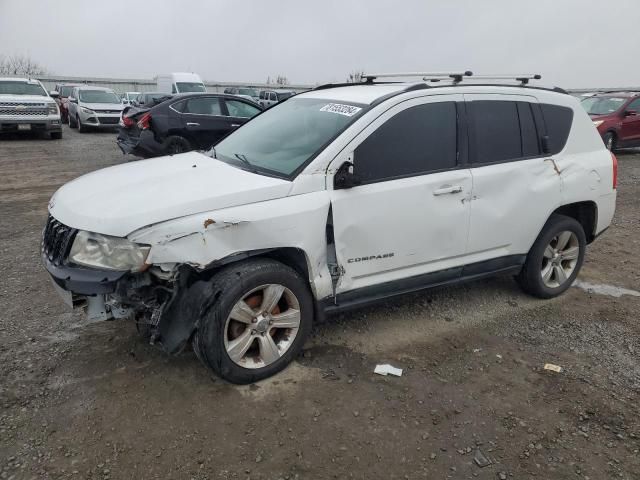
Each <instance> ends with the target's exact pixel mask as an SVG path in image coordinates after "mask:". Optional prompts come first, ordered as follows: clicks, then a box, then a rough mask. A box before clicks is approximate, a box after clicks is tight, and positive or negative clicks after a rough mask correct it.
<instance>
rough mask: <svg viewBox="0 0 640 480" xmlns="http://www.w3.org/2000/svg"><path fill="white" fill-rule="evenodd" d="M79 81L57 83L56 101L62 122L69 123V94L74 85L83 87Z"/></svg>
mask: <svg viewBox="0 0 640 480" xmlns="http://www.w3.org/2000/svg"><path fill="white" fill-rule="evenodd" d="M81 86H82V84H79V83H58V84H56V92H58V98H56V103H57V104H58V107H59V108H60V119H61V121H62V123H69V107H68V104H69V95H71V90H73V87H81Z"/></svg>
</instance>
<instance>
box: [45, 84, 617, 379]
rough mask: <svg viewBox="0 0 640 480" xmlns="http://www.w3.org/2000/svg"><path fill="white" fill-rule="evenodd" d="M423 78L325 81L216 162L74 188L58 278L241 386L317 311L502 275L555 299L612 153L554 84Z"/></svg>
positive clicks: (174, 162)
mask: <svg viewBox="0 0 640 480" xmlns="http://www.w3.org/2000/svg"><path fill="white" fill-rule="evenodd" d="M434 75H435V74H434ZM469 75H470V74H469ZM469 75H466V76H469ZM379 77H383V78H384V75H379ZM419 77H420V78H421V79H422V78H425V79H426V80H427V81H426V82H425V81H419V82H415V83H396V82H384V81H375V82H374V77H373V76H370V77H366V78H367V82H366V83H360V84H346V85H338V86H333V85H329V86H320V87H317V88H315V89H314V90H312V91H310V92H305V93H302V94H299V95H296V96H295V97H292V98H289V99H288V100H287V101H285V102H280V103H278V104H277V105H275V106H273V107H272V108H270V109H268V110H266V111H265V112H263V113H261V114H260V115H257V116H255V117H254V118H253V119H252V120H251V121H249V122H247V123H246V124H244V125H243V126H242V127H240V128H238V129H236V130H235V131H234V132H233V133H231V134H230V135H228V136H226V137H225V138H224V139H223V140H222V141H220V142H218V143H217V144H216V145H215V148H212V149H210V150H209V151H207V152H189V153H184V154H181V155H173V156H169V157H164V158H156V159H153V160H147V161H140V162H135V163H128V164H125V165H118V166H115V167H110V168H107V169H104V170H101V171H97V172H92V173H90V174H88V175H85V176H84V177H81V178H79V179H76V180H74V181H72V182H70V183H68V184H66V185H64V186H63V187H62V188H60V190H58V191H57V192H56V194H55V195H54V196H53V198H52V199H51V201H50V202H49V218H48V222H47V225H46V228H45V230H44V236H43V248H42V258H43V261H44V264H45V266H46V269H47V270H48V272H49V273H50V274H51V277H52V278H53V280H54V285H55V286H56V288H57V290H58V291H59V292H60V294H61V295H62V297H63V298H64V299H65V300H66V301H67V303H68V304H69V305H74V306H81V305H84V306H85V307H86V309H87V313H88V315H89V318H91V319H94V320H98V319H103V320H107V319H111V318H125V317H129V318H133V319H135V321H136V322H137V324H138V328H139V329H140V330H141V332H144V333H145V334H146V335H147V336H148V337H150V339H151V341H153V342H156V343H160V344H161V345H162V346H163V348H164V349H165V350H166V351H167V352H169V353H176V352H179V351H181V350H182V349H183V348H184V347H185V346H186V345H187V344H188V343H189V342H191V343H192V345H193V348H194V350H195V352H196V354H197V355H198V357H199V358H200V359H201V360H202V362H203V363H204V364H205V365H206V366H207V367H208V368H210V369H211V370H213V371H214V372H216V373H217V374H219V375H220V376H221V377H223V378H225V379H226V380H229V381H231V382H236V383H249V382H254V381H257V380H260V379H262V378H265V377H268V376H269V375H273V374H274V373H276V372H278V371H279V370H281V369H282V368H284V367H285V366H286V365H287V364H288V363H289V362H291V361H292V360H293V359H294V358H295V357H296V356H297V355H298V353H299V352H300V350H301V348H302V346H303V344H304V341H305V339H306V337H307V335H308V334H309V332H310V331H311V326H312V324H313V322H314V321H316V320H318V319H321V318H322V317H323V316H324V315H326V314H329V313H336V312H339V311H341V310H346V309H349V308H354V307H356V306H361V305H364V304H367V303H369V302H375V301H379V300H381V299H385V298H387V297H390V296H393V295H398V294H402V293H407V292H412V291H416V290H420V289H423V288H428V287H433V286H443V285H450V284H454V283H458V282H463V281H468V280H477V279H480V278H485V277H487V276H490V275H496V274H502V275H514V276H515V277H516V280H517V282H518V283H519V284H520V286H521V287H522V288H523V289H524V291H526V292H528V293H530V294H532V295H534V296H536V297H540V298H552V297H555V296H558V295H560V294H561V293H563V292H564V291H565V290H567V288H569V287H570V286H571V284H572V283H573V281H574V280H575V278H576V276H577V275H578V272H579V271H580V267H581V266H582V263H583V261H584V258H585V253H586V250H587V245H588V244H590V243H591V242H593V241H594V240H595V239H596V237H598V236H599V235H600V234H602V232H604V231H605V230H606V228H607V227H608V226H609V224H610V223H611V219H612V217H613V213H614V210H615V204H616V185H617V184H616V178H617V177H616V172H617V160H616V158H615V156H614V155H613V154H611V153H610V152H608V151H607V149H606V148H605V145H604V143H603V142H602V138H601V137H600V135H599V134H598V132H597V130H596V129H595V127H594V126H593V122H592V121H591V119H590V118H589V116H588V115H587V113H586V112H585V110H584V109H583V108H582V107H581V106H580V103H579V102H578V101H577V100H576V99H575V98H574V97H572V96H571V95H568V94H567V93H566V92H564V91H562V90H560V89H546V88H541V87H533V86H529V85H527V84H526V81H528V78H529V77H526V78H518V81H519V82H518V83H515V84H513V83H512V84H506V85H505V84H494V85H489V83H490V81H489V80H487V77H480V78H479V79H478V80H479V81H478V82H475V83H474V81H473V77H471V80H464V81H462V77H463V75H456V77H455V81H454V82H451V83H448V84H447V83H445V82H439V83H438V85H436V86H433V84H432V83H431V82H429V81H428V80H429V77H428V76H427V74H420V75H419ZM435 78H438V77H435ZM499 78H504V77H499ZM531 78H537V77H531ZM443 80H444V79H443ZM382 308H384V307H382Z"/></svg>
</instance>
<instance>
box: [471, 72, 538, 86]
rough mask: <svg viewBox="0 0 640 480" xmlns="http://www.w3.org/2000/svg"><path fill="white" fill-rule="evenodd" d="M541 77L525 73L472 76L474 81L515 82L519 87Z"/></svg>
mask: <svg viewBox="0 0 640 480" xmlns="http://www.w3.org/2000/svg"><path fill="white" fill-rule="evenodd" d="M541 78H542V75H540V74H537V73H525V74H520V75H474V76H473V79H474V80H516V81H518V82H520V84H521V85H527V84H528V83H529V81H530V80H540V79H541Z"/></svg>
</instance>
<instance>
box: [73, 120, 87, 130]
mask: <svg viewBox="0 0 640 480" xmlns="http://www.w3.org/2000/svg"><path fill="white" fill-rule="evenodd" d="M76 125H77V126H78V133H87V127H85V126H84V124H83V123H82V120H80V117H76Z"/></svg>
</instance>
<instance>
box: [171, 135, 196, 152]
mask: <svg viewBox="0 0 640 480" xmlns="http://www.w3.org/2000/svg"><path fill="white" fill-rule="evenodd" d="M165 145H166V147H165V152H166V154H167V155H178V154H180V153H185V152H188V151H190V150H191V149H192V148H191V143H189V140H187V139H186V138H184V137H181V136H179V135H172V136H170V137H167V140H166V141H165Z"/></svg>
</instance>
